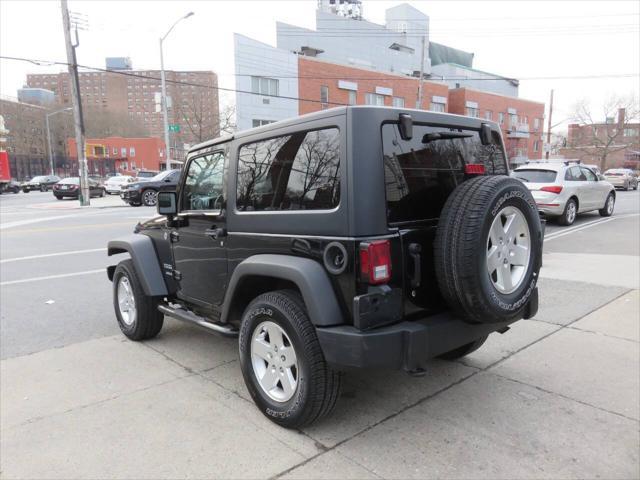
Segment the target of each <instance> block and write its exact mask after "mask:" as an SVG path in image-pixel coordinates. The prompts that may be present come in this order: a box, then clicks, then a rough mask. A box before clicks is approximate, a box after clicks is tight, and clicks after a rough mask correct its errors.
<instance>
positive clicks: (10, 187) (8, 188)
mask: <svg viewBox="0 0 640 480" xmlns="http://www.w3.org/2000/svg"><path fill="white" fill-rule="evenodd" d="M21 189H22V187H21V185H20V183H19V182H16V181H15V180H9V181H8V182H6V183H3V184H1V185H0V194H2V193H18V192H19V191H20V190H21Z"/></svg>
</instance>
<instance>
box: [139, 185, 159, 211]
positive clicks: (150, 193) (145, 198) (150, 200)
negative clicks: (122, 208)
mask: <svg viewBox="0 0 640 480" xmlns="http://www.w3.org/2000/svg"><path fill="white" fill-rule="evenodd" d="M157 201H158V192H156V191H155V190H152V189H149V190H145V191H144V192H142V203H144V204H145V206H147V207H153V206H154V205H155V204H156V202H157Z"/></svg>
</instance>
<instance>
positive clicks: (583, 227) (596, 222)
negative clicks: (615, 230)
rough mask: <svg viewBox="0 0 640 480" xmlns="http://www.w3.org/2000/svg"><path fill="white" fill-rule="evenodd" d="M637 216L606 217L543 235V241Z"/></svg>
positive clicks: (632, 214)
mask: <svg viewBox="0 0 640 480" xmlns="http://www.w3.org/2000/svg"><path fill="white" fill-rule="evenodd" d="M638 215H640V213H629V214H626V215H618V216H616V217H608V218H603V219H598V220H593V221H592V222H588V223H585V224H583V225H578V226H577V227H573V228H572V229H571V230H562V231H560V232H554V233H551V234H549V235H545V237H544V240H545V242H546V241H548V240H553V239H555V238H560V237H564V236H565V235H569V234H571V233H575V232H580V231H582V230H586V229H587V228H591V227H595V226H596V225H600V224H603V223H607V222H611V221H613V220H619V219H621V218H630V217H637V216H638Z"/></svg>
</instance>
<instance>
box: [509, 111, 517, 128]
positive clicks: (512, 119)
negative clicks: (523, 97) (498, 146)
mask: <svg viewBox="0 0 640 480" xmlns="http://www.w3.org/2000/svg"><path fill="white" fill-rule="evenodd" d="M509 125H510V126H511V128H515V127H516V126H517V125H518V115H516V114H515V113H511V114H509Z"/></svg>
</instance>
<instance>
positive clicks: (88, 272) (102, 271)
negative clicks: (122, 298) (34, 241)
mask: <svg viewBox="0 0 640 480" xmlns="http://www.w3.org/2000/svg"><path fill="white" fill-rule="evenodd" d="M106 271H107V269H106V268H101V269H99V270H86V271H84V272H74V273H62V274H60V275H47V276H46V277H33V278H24V279H22V280H10V281H8V282H1V283H0V287H4V286H6V285H16V284H18V283H29V282H39V281H41V280H54V279H56V278H67V277H79V276H80V275H91V274H94V273H105V272H106Z"/></svg>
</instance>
